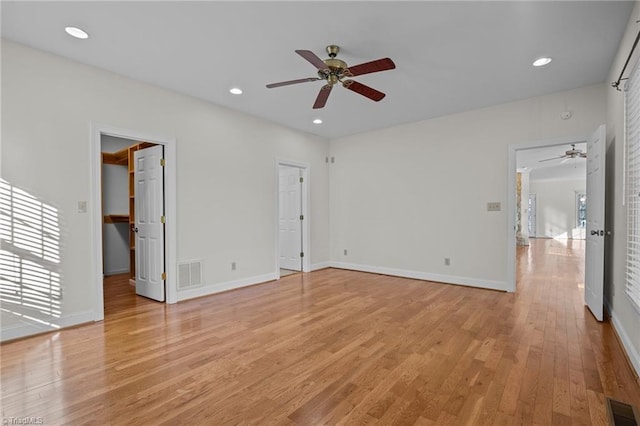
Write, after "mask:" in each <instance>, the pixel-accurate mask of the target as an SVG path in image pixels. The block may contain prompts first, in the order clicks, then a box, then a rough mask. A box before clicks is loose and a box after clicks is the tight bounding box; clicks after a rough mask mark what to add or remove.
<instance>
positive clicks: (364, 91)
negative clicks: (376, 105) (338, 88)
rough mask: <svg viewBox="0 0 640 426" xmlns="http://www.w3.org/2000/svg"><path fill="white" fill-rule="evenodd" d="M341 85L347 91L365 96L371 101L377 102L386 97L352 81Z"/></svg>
mask: <svg viewBox="0 0 640 426" xmlns="http://www.w3.org/2000/svg"><path fill="white" fill-rule="evenodd" d="M342 85H343V86H344V87H345V88H346V89H349V90H352V91H354V92H356V93H359V94H361V95H362V96H366V97H367V98H369V99H371V100H372V101H376V102H379V101H381V100H382V98H384V97H385V96H386V95H385V94H384V93H382V92H379V91H377V90H376V89H374V88H372V87H369V86H367V85H366V84H362V83H358V82H357V81H354V80H346V81H344V82H343V83H342Z"/></svg>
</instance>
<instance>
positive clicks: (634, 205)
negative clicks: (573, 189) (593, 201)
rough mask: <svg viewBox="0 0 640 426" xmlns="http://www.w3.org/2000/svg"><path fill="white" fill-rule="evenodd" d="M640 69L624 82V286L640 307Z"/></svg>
mask: <svg viewBox="0 0 640 426" xmlns="http://www.w3.org/2000/svg"><path fill="white" fill-rule="evenodd" d="M639 79H640V72H639V69H638V66H637V65H636V66H635V67H634V69H633V71H631V74H630V76H629V80H628V81H627V83H626V85H625V121H626V138H625V140H626V145H627V146H626V152H625V156H626V164H625V166H626V176H625V178H626V194H625V197H626V201H627V271H626V272H627V286H626V292H627V295H628V296H629V298H630V299H631V301H632V303H633V304H634V305H635V307H636V308H637V309H639V310H640V81H639Z"/></svg>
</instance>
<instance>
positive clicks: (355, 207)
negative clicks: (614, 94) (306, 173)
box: [330, 84, 606, 289]
mask: <svg viewBox="0 0 640 426" xmlns="http://www.w3.org/2000/svg"><path fill="white" fill-rule="evenodd" d="M498 89H499V88H496V90H498ZM605 90H606V87H605V85H604V84H599V85H595V86H590V87H584V88H580V89H576V90H571V91H566V92H561V93H556V94H552V95H548V96H542V97H537V98H532V99H526V100H522V101H518V102H512V103H508V104H503V105H497V106H493V107H489V108H484V109H479V110H474V111H469V112H464V113H460V114H455V115H450V116H446V117H441V118H436V119H433V120H428V121H421V122H417V123H411V124H406V125H401V126H397V127H393V128H388V129H384V130H380V131H375V132H370V133H364V134H358V135H355V136H350V137H345V138H341V139H337V140H333V141H331V155H332V156H334V157H335V164H332V165H331V176H330V178H331V184H330V194H331V258H332V260H333V261H335V264H336V265H337V266H343V267H348V268H354V269H361V270H372V271H376V272H387V273H398V274H401V275H406V276H415V277H420V278H427V279H434V280H439V281H444V282H452V283H460V284H471V285H479V286H484V287H490V288H498V289H506V288H507V244H506V236H507V215H508V214H510V213H508V212H506V211H505V210H504V209H505V207H506V204H507V203H506V197H507V160H508V145H509V144H514V143H522V142H528V141H536V140H544V139H553V138H560V137H569V136H586V135H588V134H590V133H592V132H593V131H594V130H595V129H596V128H597V126H598V125H599V124H602V123H603V122H604V121H605V102H604V100H605ZM565 110H571V111H573V117H572V118H571V119H570V120H566V121H565V120H561V119H560V113H561V112H562V111H565ZM491 201H499V202H501V203H502V211H500V212H487V210H486V204H487V202H491ZM345 248H346V249H348V255H347V256H345V255H344V254H343V249H345ZM445 257H448V258H450V259H451V265H450V266H445V264H444V258H445Z"/></svg>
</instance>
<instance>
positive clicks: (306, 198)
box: [274, 158, 311, 279]
mask: <svg viewBox="0 0 640 426" xmlns="http://www.w3.org/2000/svg"><path fill="white" fill-rule="evenodd" d="M280 166H289V167H296V168H298V169H301V170H302V178H303V179H304V185H302V191H301V194H300V197H301V198H302V214H303V215H304V220H303V221H302V252H303V253H304V257H303V258H302V272H311V244H310V241H309V240H310V235H311V212H310V211H309V206H310V205H311V190H310V187H311V185H310V184H311V170H310V167H309V164H308V163H303V162H299V161H293V160H285V159H281V158H276V161H275V200H276V203H275V205H276V206H275V213H276V214H275V216H276V217H275V227H274V229H275V242H276V244H275V250H274V253H275V271H276V277H277V279H280V221H279V219H280Z"/></svg>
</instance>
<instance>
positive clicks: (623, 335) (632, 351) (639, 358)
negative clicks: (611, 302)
mask: <svg viewBox="0 0 640 426" xmlns="http://www.w3.org/2000/svg"><path fill="white" fill-rule="evenodd" d="M609 312H611V311H609ZM611 324H613V328H614V329H615V331H616V333H618V337H620V340H621V341H622V346H624V348H623V349H624V351H625V352H626V353H627V357H628V358H629V361H631V366H632V367H633V369H634V370H635V373H636V376H638V377H640V354H639V353H638V350H637V349H636V348H635V347H634V346H633V343H632V342H631V339H630V338H629V335H628V334H627V331H626V330H625V329H624V327H623V326H622V324H621V323H620V321H618V318H617V317H616V316H615V314H614V313H612V312H611Z"/></svg>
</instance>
